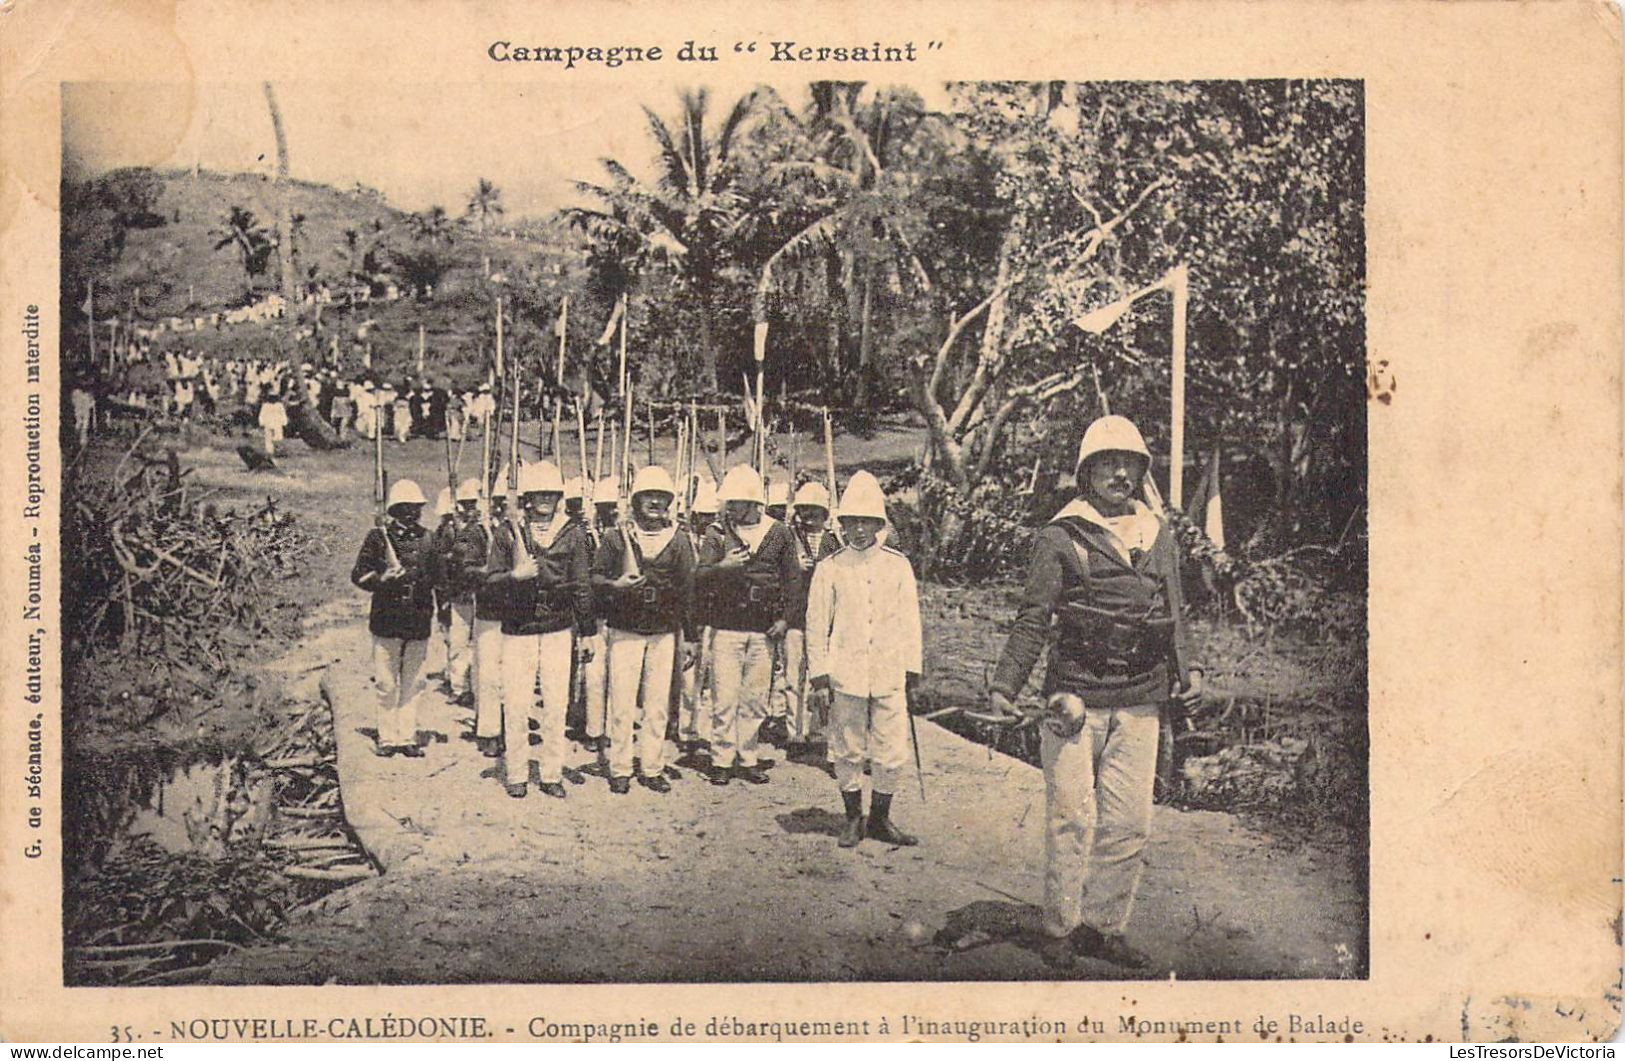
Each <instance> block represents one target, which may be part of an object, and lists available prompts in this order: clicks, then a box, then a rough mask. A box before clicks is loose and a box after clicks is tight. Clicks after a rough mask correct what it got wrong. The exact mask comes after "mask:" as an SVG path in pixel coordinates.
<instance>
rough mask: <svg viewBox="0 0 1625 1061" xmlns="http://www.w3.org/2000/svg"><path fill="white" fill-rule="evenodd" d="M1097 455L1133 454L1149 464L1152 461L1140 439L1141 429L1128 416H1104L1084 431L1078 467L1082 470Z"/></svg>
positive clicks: (1142, 439)
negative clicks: (1084, 464) (1085, 463)
mask: <svg viewBox="0 0 1625 1061" xmlns="http://www.w3.org/2000/svg"><path fill="white" fill-rule="evenodd" d="M1097 453H1132V454H1134V455H1135V456H1138V457H1143V458H1145V460H1146V461H1147V463H1149V462H1150V460H1151V451H1150V450H1149V449H1147V448H1146V445H1145V439H1144V438H1142V437H1140V429H1139V428H1137V427H1135V426H1134V421H1132V420H1130V419H1129V418H1128V417H1126V416H1102V417H1101V418H1100V419H1098V420H1096V421H1095V422H1094V423H1092V424H1090V425H1089V427H1088V430H1086V431H1084V433H1083V442H1082V444H1081V445H1079V446H1078V466H1079V467H1080V468H1081V467H1082V466H1083V463H1084V462H1085V461H1087V460H1088V459H1089V458H1090V457H1093V456H1095V455H1096V454H1097Z"/></svg>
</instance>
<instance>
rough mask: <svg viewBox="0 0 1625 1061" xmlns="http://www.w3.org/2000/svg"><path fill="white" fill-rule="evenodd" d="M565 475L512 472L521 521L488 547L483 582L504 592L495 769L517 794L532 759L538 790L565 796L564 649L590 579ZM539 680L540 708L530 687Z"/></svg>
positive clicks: (589, 622) (544, 466)
mask: <svg viewBox="0 0 1625 1061" xmlns="http://www.w3.org/2000/svg"><path fill="white" fill-rule="evenodd" d="M563 499H564V478H563V476H561V475H560V474H559V469H558V466H557V465H555V464H553V463H552V462H551V461H541V462H539V463H537V464H531V465H527V466H525V467H524V468H521V469H520V472H519V508H520V513H521V515H520V521H519V525H518V527H517V528H516V531H517V533H516V534H515V535H514V537H513V538H512V540H504V539H498V541H497V542H496V544H495V547H494V548H493V550H492V553H493V556H492V565H491V566H492V568H493V573H492V574H491V575H490V576H489V579H488V584H489V583H494V584H496V585H498V586H502V587H506V588H507V590H508V592H509V593H510V599H509V614H508V618H507V619H506V620H504V622H503V624H502V633H503V638H504V641H503V646H502V688H503V693H504V701H503V708H504V710H503V721H502V737H503V752H502V768H503V778H504V781H505V783H506V787H507V790H508V795H510V796H512V797H514V798H515V799H523V798H524V796H525V789H526V785H527V784H528V782H529V779H530V778H529V769H530V764H531V762H532V761H535V762H536V763H537V765H538V776H539V780H540V783H541V791H542V793H543V794H544V795H547V796H552V797H554V798H556V799H563V798H564V796H565V792H564V786H563V784H561V781H562V780H563V776H564V754H565V736H564V716H565V712H566V710H567V709H568V706H569V699H570V654H571V652H572V650H573V648H574V645H575V634H576V633H577V632H579V633H580V634H581V635H582V636H583V637H591V636H592V634H593V632H594V629H593V628H594V626H595V625H596V623H595V620H594V619H593V609H592V586H591V583H590V581H589V578H590V576H589V569H590V567H591V563H592V557H591V555H590V553H589V549H588V542H587V533H586V530H585V529H584V528H582V527H581V526H580V525H579V524H571V522H570V520H569V518H568V517H567V516H566V515H565V514H564V508H563V504H562V502H563ZM538 679H539V680H540V685H541V702H540V711H539V712H538V711H537V700H536V696H535V694H534V693H533V692H532V690H533V689H535V688H536V686H537V682H538ZM533 716H534V717H536V718H537V721H538V723H539V728H540V732H541V745H540V750H539V752H538V753H536V754H534V755H533V754H532V752H531V745H530V739H529V723H530V719H531V718H532V717H533Z"/></svg>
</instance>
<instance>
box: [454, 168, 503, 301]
mask: <svg viewBox="0 0 1625 1061" xmlns="http://www.w3.org/2000/svg"><path fill="white" fill-rule="evenodd" d="M504 213H506V210H505V209H504V208H503V206H502V189H501V188H498V187H497V186H496V185H495V184H493V183H491V182H490V181H488V180H486V179H485V178H484V177H481V178H480V179H479V183H478V184H476V185H475V186H474V190H473V191H472V192H470V193H469V196H468V212H467V213H466V214H465V215H464V216H465V217H467V218H471V219H472V220H473V222H474V231H475V232H478V233H479V235H480V238H481V239H482V240H483V239H484V238H485V231H486V226H487V224H488V223H489V222H490V220H491V219H492V218H493V217H500V216H501V215H502V214H504ZM481 253H482V256H483V257H482V261H483V263H484V268H485V275H486V278H487V279H489V278H490V276H491V255H490V254H489V253H486V252H484V251H483V250H482V251H481Z"/></svg>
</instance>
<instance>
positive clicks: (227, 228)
mask: <svg viewBox="0 0 1625 1061" xmlns="http://www.w3.org/2000/svg"><path fill="white" fill-rule="evenodd" d="M215 235H216V236H218V237H219V239H218V240H217V241H216V243H215V245H214V249H215V250H221V249H223V248H225V247H235V248H236V250H237V255H238V257H239V258H240V259H241V260H242V265H243V272H244V274H245V275H246V276H247V278H248V285H247V291H248V294H249V296H250V297H253V294H254V278H255V277H256V276H263V275H265V270H266V267H267V266H268V265H270V263H271V252H272V251H274V250H276V242H275V240H273V239H272V238H271V232H270V230H269V229H268V228H266V227H265V226H264V225H262V224H260V221H259V218H257V217H255V216H254V211H252V210H249V209H247V208H245V207H241V206H234V207H232V208H231V212H230V213H228V214H227V215H226V219H225V221H224V222H223V223H222V224H221V226H220V228H218V229H216V230H215Z"/></svg>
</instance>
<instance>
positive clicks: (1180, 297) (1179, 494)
mask: <svg viewBox="0 0 1625 1061" xmlns="http://www.w3.org/2000/svg"><path fill="white" fill-rule="evenodd" d="M1168 290H1169V291H1170V292H1171V293H1172V294H1173V298H1174V342H1173V347H1174V369H1173V432H1172V434H1173V442H1172V447H1171V448H1172V454H1171V455H1170V458H1169V460H1170V464H1171V466H1170V468H1169V469H1168V500H1169V503H1170V504H1171V505H1172V506H1173V508H1174V509H1175V510H1176V511H1184V506H1183V504H1182V501H1183V499H1184V496H1185V489H1184V484H1185V312H1186V308H1187V304H1188V302H1189V300H1190V267H1189V266H1186V265H1179V266H1176V267H1175V268H1174V269H1173V270H1171V271H1170V272H1169V273H1168Z"/></svg>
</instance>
